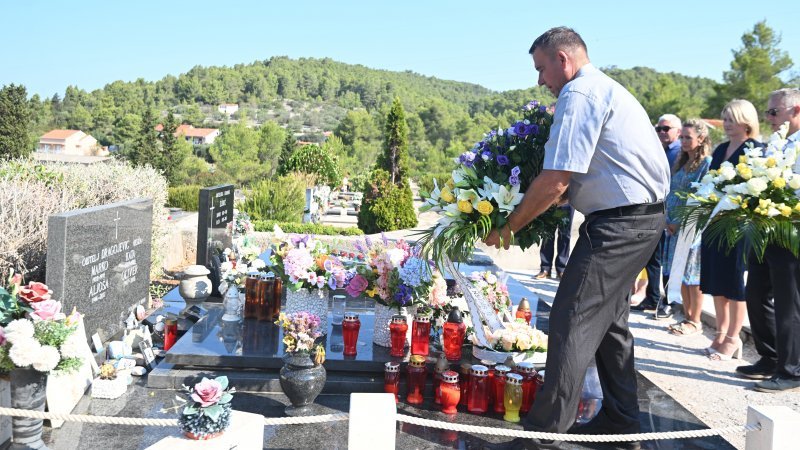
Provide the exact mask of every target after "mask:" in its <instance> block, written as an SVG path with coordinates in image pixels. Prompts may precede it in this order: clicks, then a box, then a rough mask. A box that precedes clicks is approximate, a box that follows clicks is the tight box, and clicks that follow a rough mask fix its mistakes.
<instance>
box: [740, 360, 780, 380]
mask: <svg viewBox="0 0 800 450" xmlns="http://www.w3.org/2000/svg"><path fill="white" fill-rule="evenodd" d="M736 374H737V375H739V376H742V377H744V378H749V379H751V380H768V379H770V378H772V377H773V376H775V361H773V360H771V359H769V358H765V357H762V358H761V359H759V360H758V361H756V363H755V364H752V365H749V366H739V367H737V368H736Z"/></svg>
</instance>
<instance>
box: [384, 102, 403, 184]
mask: <svg viewBox="0 0 800 450" xmlns="http://www.w3.org/2000/svg"><path fill="white" fill-rule="evenodd" d="M377 165H378V167H379V168H381V169H383V170H385V171H387V172H389V176H390V181H391V182H392V184H396V185H398V186H403V185H405V183H406V177H407V176H408V124H407V123H406V113H405V110H404V109H403V105H402V104H401V103H400V98H398V97H395V98H394V101H393V102H392V108H391V109H390V110H389V114H387V115H386V128H385V129H384V138H383V153H382V154H381V155H380V156H379V157H378V162H377Z"/></svg>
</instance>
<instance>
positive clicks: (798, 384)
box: [754, 375, 800, 393]
mask: <svg viewBox="0 0 800 450" xmlns="http://www.w3.org/2000/svg"><path fill="white" fill-rule="evenodd" d="M754 389H755V390H757V391H758V392H768V393H777V392H792V391H800V377H786V376H783V375H775V376H774V377H772V378H770V379H769V380H764V381H759V382H758V383H756V385H755V387H754Z"/></svg>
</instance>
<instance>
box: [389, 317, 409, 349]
mask: <svg viewBox="0 0 800 450" xmlns="http://www.w3.org/2000/svg"><path fill="white" fill-rule="evenodd" d="M407 332H408V323H406V316H404V315H402V314H396V315H394V316H392V322H391V323H390V324H389V339H390V341H391V344H392V347H391V349H390V350H389V354H390V355H392V356H396V357H400V358H402V357H403V356H405V354H406V333H407Z"/></svg>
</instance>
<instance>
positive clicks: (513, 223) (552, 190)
mask: <svg viewBox="0 0 800 450" xmlns="http://www.w3.org/2000/svg"><path fill="white" fill-rule="evenodd" d="M571 177H572V173H571V172H565V171H561V170H543V171H542V173H541V174H539V176H538V177H536V179H534V180H533V183H531V185H530V186H528V190H527V191H526V192H525V196H524V197H523V198H522V202H520V204H519V205H517V207H516V208H514V212H513V213H511V215H509V216H508V225H507V226H509V227H510V228H511V231H513V232H515V233H516V232H517V231H519V230H520V229H521V228H523V227H524V226H525V225H527V224H529V223H530V222H531V221H532V220H533V219H535V218H537V217H538V216H539V215H540V214H542V213H543V212H545V211H547V209H548V208H550V207H551V206H552V205H553V204H554V203H556V202H557V201H558V200H559V199H560V198H561V196H562V195H563V194H564V192H566V191H567V187H568V186H569V180H570V178H571Z"/></svg>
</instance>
